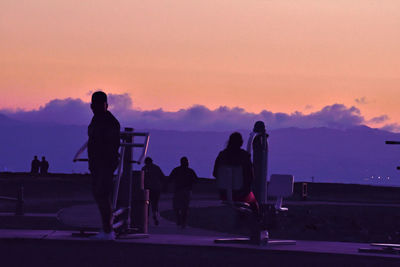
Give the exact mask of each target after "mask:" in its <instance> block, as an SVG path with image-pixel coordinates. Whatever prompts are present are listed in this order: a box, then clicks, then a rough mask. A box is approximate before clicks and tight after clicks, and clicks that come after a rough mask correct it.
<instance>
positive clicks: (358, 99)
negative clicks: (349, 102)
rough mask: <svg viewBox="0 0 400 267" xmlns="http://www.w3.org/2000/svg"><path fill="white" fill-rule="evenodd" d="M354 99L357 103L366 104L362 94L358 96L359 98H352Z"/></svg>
mask: <svg viewBox="0 0 400 267" xmlns="http://www.w3.org/2000/svg"><path fill="white" fill-rule="evenodd" d="M354 101H355V102H356V103H357V104H361V105H363V104H367V99H366V98H365V97H364V96H363V97H360V98H356V99H354Z"/></svg>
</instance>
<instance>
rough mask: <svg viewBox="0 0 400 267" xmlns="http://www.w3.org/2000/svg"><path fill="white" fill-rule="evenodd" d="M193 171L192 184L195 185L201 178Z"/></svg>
mask: <svg viewBox="0 0 400 267" xmlns="http://www.w3.org/2000/svg"><path fill="white" fill-rule="evenodd" d="M191 171H192V183H194V184H195V183H197V182H198V181H199V177H197V174H196V172H195V171H194V170H193V169H191Z"/></svg>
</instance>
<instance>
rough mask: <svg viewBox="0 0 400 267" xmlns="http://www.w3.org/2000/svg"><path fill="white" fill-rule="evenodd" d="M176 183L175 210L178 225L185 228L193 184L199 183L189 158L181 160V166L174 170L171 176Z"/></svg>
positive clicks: (171, 179)
mask: <svg viewBox="0 0 400 267" xmlns="http://www.w3.org/2000/svg"><path fill="white" fill-rule="evenodd" d="M169 179H170V181H172V182H174V198H173V208H174V210H175V214H176V224H177V225H178V226H180V227H182V229H183V228H185V227H186V224H187V213H188V210H189V203H190V198H191V196H192V187H193V184H194V183H196V181H197V175H196V173H195V172H194V171H193V170H192V169H191V168H189V160H188V158H187V157H182V158H181V165H180V166H179V167H176V168H175V169H173V170H172V172H171V174H170V175H169Z"/></svg>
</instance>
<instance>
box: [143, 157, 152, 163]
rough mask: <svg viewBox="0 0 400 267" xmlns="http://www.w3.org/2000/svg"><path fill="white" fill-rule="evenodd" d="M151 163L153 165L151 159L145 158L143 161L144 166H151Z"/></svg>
mask: <svg viewBox="0 0 400 267" xmlns="http://www.w3.org/2000/svg"><path fill="white" fill-rule="evenodd" d="M152 163H153V159H152V158H150V157H146V158H145V159H144V164H146V165H151V164H152Z"/></svg>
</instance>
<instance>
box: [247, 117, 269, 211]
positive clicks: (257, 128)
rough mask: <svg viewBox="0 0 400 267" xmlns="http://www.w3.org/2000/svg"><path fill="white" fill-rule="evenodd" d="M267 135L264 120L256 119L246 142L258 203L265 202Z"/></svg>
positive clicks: (262, 203)
mask: <svg viewBox="0 0 400 267" xmlns="http://www.w3.org/2000/svg"><path fill="white" fill-rule="evenodd" d="M268 137H269V135H268V134H267V131H266V129H265V124H264V122H262V121H257V122H256V123H255V124H254V128H253V132H252V133H250V137H249V140H248V142H247V152H249V153H250V154H252V155H253V166H254V183H253V192H254V195H255V197H256V199H257V202H258V203H259V204H260V205H264V204H266V203H267V192H268V191H267V179H268V178H267V175H268ZM251 152H253V153H251Z"/></svg>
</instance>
